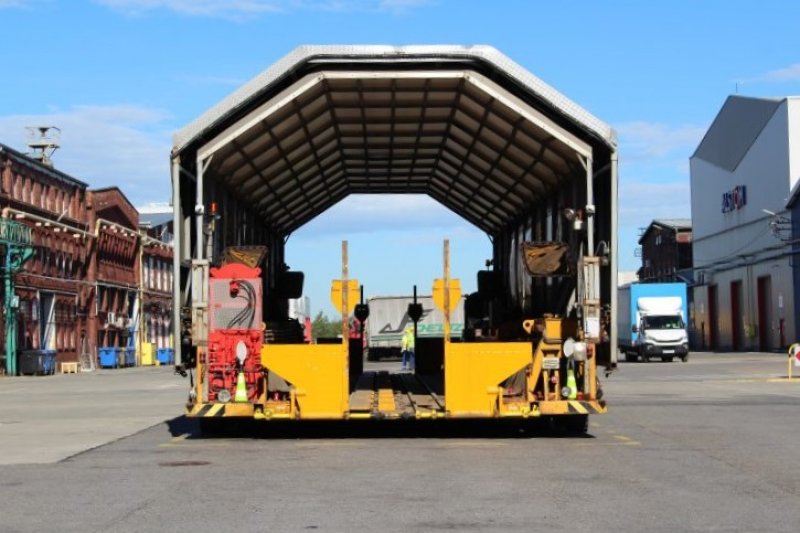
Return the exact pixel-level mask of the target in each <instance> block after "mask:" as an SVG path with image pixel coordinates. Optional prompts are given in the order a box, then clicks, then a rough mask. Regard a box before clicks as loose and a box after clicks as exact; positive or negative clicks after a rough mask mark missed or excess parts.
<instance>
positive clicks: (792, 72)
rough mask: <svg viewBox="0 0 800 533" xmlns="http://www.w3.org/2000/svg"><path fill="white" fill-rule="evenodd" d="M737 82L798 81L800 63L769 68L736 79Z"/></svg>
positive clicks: (799, 77)
mask: <svg viewBox="0 0 800 533" xmlns="http://www.w3.org/2000/svg"><path fill="white" fill-rule="evenodd" d="M738 81H739V83H752V84H757V83H785V82H792V81H800V63H795V64H793V65H789V66H788V67H783V68H779V69H775V70H770V71H767V72H765V73H764V74H760V75H758V76H754V77H752V78H744V79H742V80H738Z"/></svg>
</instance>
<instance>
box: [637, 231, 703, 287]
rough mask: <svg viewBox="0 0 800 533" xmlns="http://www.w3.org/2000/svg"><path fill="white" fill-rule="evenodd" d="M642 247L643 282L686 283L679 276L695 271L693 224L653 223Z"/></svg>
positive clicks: (641, 238)
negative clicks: (683, 271) (685, 271)
mask: <svg viewBox="0 0 800 533" xmlns="http://www.w3.org/2000/svg"><path fill="white" fill-rule="evenodd" d="M639 246H641V249H642V267H641V268H640V269H639V272H638V275H639V281H642V282H657V281H661V282H670V281H685V280H683V279H681V278H680V277H679V273H680V271H682V270H686V269H691V268H692V221H691V220H690V219H684V218H677V219H660V220H653V222H651V223H650V225H649V226H648V227H647V229H645V231H644V233H642V236H641V237H640V238H639Z"/></svg>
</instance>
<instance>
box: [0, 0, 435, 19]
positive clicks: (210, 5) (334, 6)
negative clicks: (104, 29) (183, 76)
mask: <svg viewBox="0 0 800 533" xmlns="http://www.w3.org/2000/svg"><path fill="white" fill-rule="evenodd" d="M0 1H2V0H0ZM95 2H97V3H98V4H101V5H104V6H106V7H109V8H112V9H115V10H117V11H120V12H122V13H125V14H128V15H142V14H144V13H146V12H149V11H154V10H168V11H173V12H175V13H178V14H180V15H187V16H199V17H216V18H225V19H231V20H242V19H247V18H252V17H255V16H258V15H262V14H264V13H288V12H293V11H383V12H391V13H394V14H399V13H404V12H407V11H410V10H411V9H414V8H417V7H421V6H423V5H426V4H430V0H95Z"/></svg>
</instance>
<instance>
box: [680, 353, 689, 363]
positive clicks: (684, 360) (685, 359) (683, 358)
mask: <svg viewBox="0 0 800 533" xmlns="http://www.w3.org/2000/svg"><path fill="white" fill-rule="evenodd" d="M688 360H689V354H688V353H687V354H686V355H682V356H681V361H683V362H684V363H685V362H687V361H688Z"/></svg>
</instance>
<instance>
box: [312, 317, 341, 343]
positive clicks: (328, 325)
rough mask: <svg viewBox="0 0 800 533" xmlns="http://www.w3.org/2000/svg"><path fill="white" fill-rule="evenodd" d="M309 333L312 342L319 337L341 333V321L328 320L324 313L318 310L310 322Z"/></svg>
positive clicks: (334, 335)
mask: <svg viewBox="0 0 800 533" xmlns="http://www.w3.org/2000/svg"><path fill="white" fill-rule="evenodd" d="M311 334H312V336H313V337H314V342H316V341H317V339H319V338H320V337H323V338H330V337H337V336H339V335H341V334H342V323H341V322H339V320H330V319H329V318H328V317H327V316H326V315H325V313H323V312H322V311H320V312H319V313H317V316H315V317H314V320H313V321H312V322H311Z"/></svg>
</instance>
